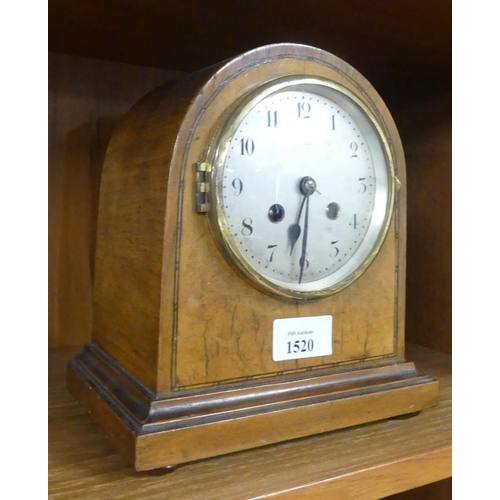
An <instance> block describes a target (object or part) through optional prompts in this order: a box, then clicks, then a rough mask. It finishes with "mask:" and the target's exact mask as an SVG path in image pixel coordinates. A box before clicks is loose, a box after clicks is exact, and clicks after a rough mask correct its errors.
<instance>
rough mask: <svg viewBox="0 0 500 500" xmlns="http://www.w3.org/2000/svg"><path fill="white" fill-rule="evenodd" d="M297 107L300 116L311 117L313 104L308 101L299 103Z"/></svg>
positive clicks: (302, 117)
mask: <svg viewBox="0 0 500 500" xmlns="http://www.w3.org/2000/svg"><path fill="white" fill-rule="evenodd" d="M297 108H298V112H299V118H301V119H304V118H310V115H309V113H310V112H311V105H310V104H309V103H308V102H299V103H297Z"/></svg>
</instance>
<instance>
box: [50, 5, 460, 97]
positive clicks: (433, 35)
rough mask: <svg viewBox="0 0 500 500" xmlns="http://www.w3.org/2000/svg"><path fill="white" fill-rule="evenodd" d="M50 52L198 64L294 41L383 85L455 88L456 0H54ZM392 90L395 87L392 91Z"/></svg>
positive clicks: (174, 66)
mask: <svg viewBox="0 0 500 500" xmlns="http://www.w3.org/2000/svg"><path fill="white" fill-rule="evenodd" d="M48 7H49V9H48V13H49V50H50V51H51V52H57V53H65V54H72V55H78V56H84V57H90V58H96V59H106V60H110V61H120V62H126V63H131V64H138V65H142V66H156V67H162V68H168V69H171V70H177V71H188V72H190V71H194V70H196V69H200V68H203V67H206V66H209V65H211V64H214V63H217V62H219V61H221V60H224V59H227V58H229V57H234V56H235V55H237V54H239V53H243V52H245V51H247V50H250V49H252V48H255V47H258V46H260V45H266V44H270V43H278V42H296V43H304V44H308V45H313V46H317V47H321V48H322V49H324V50H327V51H329V52H332V53H334V54H335V55H337V56H339V57H341V58H343V59H345V60H346V61H349V62H350V64H352V65H353V66H354V67H355V68H357V69H358V70H359V71H361V73H363V74H364V75H365V76H366V77H367V78H368V79H369V80H370V81H371V82H372V83H373V84H374V85H375V87H376V88H378V89H379V90H380V88H382V89H384V86H385V85H389V86H390V87H391V88H394V89H396V90H397V91H399V92H402V91H403V92H404V91H407V90H408V87H409V86H413V87H417V86H418V87H419V88H420V89H421V88H422V81H423V80H426V81H427V83H429V82H431V83H430V85H431V87H432V89H433V91H435V90H436V86H438V85H440V83H439V82H440V81H441V82H443V83H444V85H445V86H446V87H447V88H451V83H450V82H451V80H450V76H451V51H452V39H451V26H452V16H451V13H452V9H451V0H434V1H433V2H422V1H420V0H390V1H389V0H386V1H385V2H374V1H373V0H351V2H328V1H324V0H312V1H309V2H299V1H297V0H289V1H287V2H283V0H268V1H266V2H261V1H254V0H248V1H246V2H238V3H235V2H233V1H230V0H215V1H211V2H206V1H204V0H189V1H186V2H165V1H161V0H146V1H142V2H137V1H134V0H122V1H120V2H116V1H112V0H72V1H68V0H50V1H49V4H48ZM387 94H388V95H390V94H392V90H391V89H389V88H388V91H387Z"/></svg>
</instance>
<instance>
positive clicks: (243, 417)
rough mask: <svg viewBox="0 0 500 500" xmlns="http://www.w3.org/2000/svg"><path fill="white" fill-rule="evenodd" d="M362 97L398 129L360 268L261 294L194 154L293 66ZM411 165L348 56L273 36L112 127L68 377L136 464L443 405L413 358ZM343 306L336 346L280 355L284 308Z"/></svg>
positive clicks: (148, 465) (156, 94) (333, 311)
mask: <svg viewBox="0 0 500 500" xmlns="http://www.w3.org/2000/svg"><path fill="white" fill-rule="evenodd" d="M297 74H303V75H314V76H319V77H323V78H329V79H331V80H334V81H336V82H337V83H339V84H341V85H343V86H345V87H346V88H347V89H348V90H350V91H352V92H354V93H355V94H356V95H361V96H362V98H363V100H364V102H365V103H366V104H367V106H369V108H370V110H371V112H372V113H374V114H375V115H376V116H377V118H378V119H379V121H380V123H381V124H382V125H383V127H384V132H385V133H386V134H387V136H388V137H389V138H390V141H389V146H390V148H391V149H392V152H393V155H394V158H395V170H396V176H397V178H398V180H399V182H400V188H399V190H398V193H397V196H396V203H395V208H394V214H393V217H392V222H391V226H390V229H389V232H388V234H387V237H386V239H385V241H384V244H383V245H382V248H381V250H380V253H379V255H378V256H377V257H376V259H375V260H374V261H373V263H372V264H371V265H370V267H369V268H368V269H367V270H366V272H365V273H364V274H363V275H362V276H361V277H360V278H359V279H357V280H356V281H355V282H354V283H352V284H351V285H350V286H349V287H347V288H345V289H344V290H342V291H340V292H338V293H336V294H334V295H332V296H329V297H326V298H322V299H320V300H315V301H293V300H286V299H282V298H277V297H273V296H270V295H266V294H264V293H262V292H261V291H259V290H258V289H256V288H255V287H254V286H252V284H250V283H249V282H247V281H246V280H245V279H243V278H242V277H241V276H240V275H238V274H237V273H235V270H234V269H233V267H231V266H230V265H229V264H228V262H226V260H225V259H224V257H223V255H222V254H221V252H220V251H219V250H218V248H217V246H216V244H215V242H214V239H213V238H212V235H211V232H210V227H209V224H208V221H207V217H206V216H205V215H202V214H199V213H197V212H196V202H197V196H196V184H197V182H198V181H199V178H198V174H197V171H196V164H197V163H198V162H203V161H205V160H206V156H207V151H208V148H209V145H210V142H211V140H212V138H213V136H214V134H215V132H216V129H217V126H218V125H219V124H220V122H221V120H223V118H224V116H226V113H227V112H228V109H230V108H231V106H232V105H233V104H234V102H235V101H237V100H238V99H239V98H240V97H241V96H242V95H245V94H247V93H248V92H251V91H254V90H255V89H256V88H258V86H260V85H262V84H263V83H265V82H268V81H270V80H273V79H277V78H283V77H286V76H291V75H297ZM405 223H406V176H405V164H404V156H403V150H402V146H401V142H400V140H399V135H398V132H397V130H396V127H395V124H394V122H393V120H392V118H391V116H390V114H389V112H388V111H387V109H386V107H385V105H384V103H383V102H382V100H381V98H380V97H379V96H378V94H377V93H376V91H375V90H374V89H373V88H372V87H371V85H370V84H369V83H368V82H367V81H366V80H365V79H364V78H363V77H362V76H361V75H360V74H359V73H358V72H357V71H356V70H354V69H353V68H352V67H350V66H349V65H348V64H347V63H345V62H344V61H342V60H340V59H338V58H337V57H335V56H333V55H331V54H328V53H326V52H324V51H321V50H318V49H315V48H312V47H307V46H302V45H295V44H277V45H271V46H266V47H262V48H259V49H256V50H253V51H251V52H248V53H245V54H243V55H241V56H239V57H236V58H234V59H232V60H230V61H226V62H223V63H220V64H218V65H216V66H213V67H210V68H207V69H205V70H202V71H199V72H197V73H194V74H191V75H189V76H187V77H183V78H181V79H179V80H177V81H175V82H170V83H167V84H166V85H164V86H162V87H160V88H158V89H156V90H155V91H153V92H151V93H150V94H148V95H147V96H145V97H144V98H143V99H142V100H141V101H139V102H138V103H137V104H136V105H135V106H134V107H133V108H132V109H131V110H130V111H129V112H128V114H127V115H126V116H125V118H124V120H123V122H122V123H121V125H120V126H119V128H118V129H117V130H116V132H115V134H114V136H113V138H112V140H111V142H110V144H109V147H108V151H107V154H106V159H105V164H104V168H103V174H102V181H101V190H100V205H99V219H98V234H97V248H96V265H95V283H94V297H93V301H94V305H93V311H94V318H93V333H92V343H91V344H88V345H87V346H86V347H85V348H84V350H83V352H82V353H81V354H80V355H79V356H77V357H76V358H75V359H74V360H72V361H71V363H70V364H69V367H68V387H69V389H70V391H71V392H72V394H73V395H74V396H75V397H77V398H78V399H79V400H80V401H81V402H82V403H83V404H84V405H85V407H86V408H87V409H88V410H89V412H90V414H91V416H92V417H93V418H94V419H95V420H96V422H98V423H99V424H100V425H101V426H102V427H103V429H104V430H105V431H106V433H107V434H108V436H109V437H110V438H111V440H112V441H113V442H114V444H115V445H116V447H117V449H118V450H119V451H120V452H121V453H122V454H123V455H124V456H125V457H126V458H127V459H128V460H129V461H130V462H131V463H132V464H133V465H134V466H135V468H136V469H137V470H147V469H153V468H159V467H164V466H170V465H176V464H179V463H184V462H189V461H193V460H197V459H201V458H206V457H210V456H215V455H220V454H224V453H230V452H234V451H238V450H242V449H247V448H252V447H257V446H263V445H267V444H270V443H275V442H280V441H284V440H289V439H293V438H298V437H303V436H307V435H311V434H316V433H321V432H325V431H329V430H334V429H339V428H343V427H348V426H352V425H357V424H362V423H365V422H369V421H374V420H379V419H384V418H389V417H393V416H397V415H402V414H409V413H414V412H417V411H420V410H422V409H424V408H426V407H429V406H432V405H434V404H436V403H437V397H438V383H437V382H436V381H435V380H434V379H432V378H431V377H428V376H425V375H421V374H419V373H418V371H417V370H416V368H415V366H414V365H413V363H408V362H405V359H404V316H405V314H404V313H405V253H406V226H405ZM325 314H330V315H332V316H333V318H334V327H333V354H332V355H331V356H325V357H322V358H309V359H301V360H293V361H282V362H274V361H273V360H272V356H271V350H272V323H273V320H274V319H276V318H291V317H304V316H319V315H325Z"/></svg>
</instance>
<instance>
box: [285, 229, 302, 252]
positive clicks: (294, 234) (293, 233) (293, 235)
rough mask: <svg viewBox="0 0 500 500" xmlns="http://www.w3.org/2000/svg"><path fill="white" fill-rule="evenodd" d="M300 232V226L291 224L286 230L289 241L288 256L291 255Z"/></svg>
mask: <svg viewBox="0 0 500 500" xmlns="http://www.w3.org/2000/svg"><path fill="white" fill-rule="evenodd" d="M300 231H301V229H300V224H292V225H291V226H290V227H289V228H288V239H289V240H290V255H292V252H293V247H294V246H295V243H297V241H298V239H299V237H300Z"/></svg>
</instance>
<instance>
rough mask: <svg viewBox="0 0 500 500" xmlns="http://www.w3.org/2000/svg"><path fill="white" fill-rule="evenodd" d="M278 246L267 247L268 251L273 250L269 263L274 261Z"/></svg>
mask: <svg viewBox="0 0 500 500" xmlns="http://www.w3.org/2000/svg"><path fill="white" fill-rule="evenodd" d="M277 246H278V245H267V248H268V250H269V249H271V248H272V250H271V258H270V259H269V262H272V261H273V256H274V252H276V247H277Z"/></svg>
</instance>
